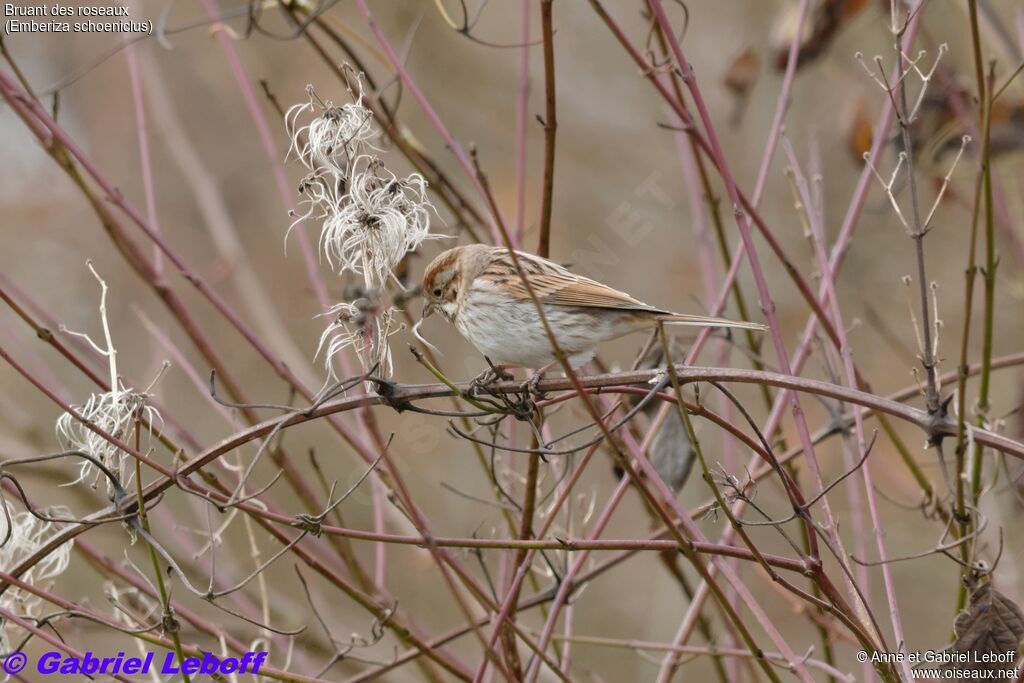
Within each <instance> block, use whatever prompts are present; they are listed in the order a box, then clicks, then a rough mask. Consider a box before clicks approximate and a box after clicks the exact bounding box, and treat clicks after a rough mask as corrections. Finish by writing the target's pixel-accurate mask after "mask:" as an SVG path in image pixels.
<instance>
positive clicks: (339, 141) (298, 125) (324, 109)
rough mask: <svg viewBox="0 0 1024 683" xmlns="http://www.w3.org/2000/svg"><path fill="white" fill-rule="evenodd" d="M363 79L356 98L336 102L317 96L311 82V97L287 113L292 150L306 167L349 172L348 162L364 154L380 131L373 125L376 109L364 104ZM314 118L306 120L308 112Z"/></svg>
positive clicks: (309, 90)
mask: <svg viewBox="0 0 1024 683" xmlns="http://www.w3.org/2000/svg"><path fill="white" fill-rule="evenodd" d="M362 87H363V86H362V82H361V81H360V83H359V95H358V96H357V97H356V99H355V101H353V102H349V103H348V104H343V105H341V106H336V105H335V104H334V103H332V102H331V101H330V100H327V101H324V100H321V99H320V98H319V97H317V94H316V92H315V91H314V90H313V86H312V85H307V86H306V92H307V93H308V94H309V101H308V102H305V103H303V104H296V105H295V106H293V107H291V108H290V109H289V110H288V112H287V113H286V114H285V126H286V128H287V130H288V136H289V137H290V138H291V147H290V149H289V153H291V154H294V155H295V156H296V157H298V159H299V161H301V162H302V164H303V165H304V166H306V168H308V169H310V170H314V171H315V170H317V169H318V168H320V167H324V168H329V169H334V170H336V171H337V172H338V173H339V174H341V175H346V174H347V170H346V167H347V166H348V164H349V162H350V161H351V160H352V159H355V158H356V157H357V156H358V155H359V154H361V152H362V149H363V147H364V146H367V147H373V146H374V145H373V143H374V141H375V140H376V139H377V137H378V136H379V135H380V133H379V131H378V130H377V129H376V127H374V125H373V112H371V111H370V110H369V109H367V108H366V107H365V106H363V90H362ZM308 114H312V115H313V118H312V119H311V120H309V121H308V122H307V121H306V119H307V115H308Z"/></svg>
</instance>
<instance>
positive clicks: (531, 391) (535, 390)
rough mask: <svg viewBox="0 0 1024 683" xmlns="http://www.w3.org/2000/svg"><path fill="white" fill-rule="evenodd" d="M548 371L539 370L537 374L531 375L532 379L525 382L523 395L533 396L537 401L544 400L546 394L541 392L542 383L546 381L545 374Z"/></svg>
mask: <svg viewBox="0 0 1024 683" xmlns="http://www.w3.org/2000/svg"><path fill="white" fill-rule="evenodd" d="M546 371H547V369H546V368H544V369H541V370H538V371H537V372H535V373H533V374H532V375H530V379H528V380H526V381H525V382H523V385H522V388H521V389H520V391H522V392H523V393H525V394H527V395H529V396H533V397H534V398H536V399H538V400H539V399H543V398H544V392H543V391H541V390H540V381H541V380H542V379H544V373H545V372H546Z"/></svg>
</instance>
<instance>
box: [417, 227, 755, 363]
mask: <svg viewBox="0 0 1024 683" xmlns="http://www.w3.org/2000/svg"><path fill="white" fill-rule="evenodd" d="M516 255H517V256H518V258H519V264H520V265H521V266H522V268H523V271H524V272H525V273H526V277H527V279H528V280H529V283H530V286H531V287H532V288H533V292H534V294H535V295H536V296H537V299H538V300H539V301H540V303H541V304H542V305H543V307H544V315H545V317H546V318H547V321H548V324H549V325H550V326H551V330H552V332H553V333H554V336H555V339H556V340H557V341H558V346H559V347H560V348H561V349H562V351H563V352H564V353H565V354H566V355H567V356H568V359H569V362H570V363H571V364H572V365H573V366H574V367H575V366H579V365H582V364H583V363H586V362H587V361H588V360H590V359H591V358H593V356H594V353H595V352H596V351H597V345H598V344H599V343H601V342H604V341H608V340H611V339H616V338H618V337H621V336H623V335H626V334H629V333H631V332H637V331H639V330H643V329H649V328H652V327H654V326H655V325H657V323H658V322H665V323H670V324H675V325H693V326H697V327H740V328H745V329H752V330H763V329H765V327H764V325H759V324H757V323H748V322H736V321H733V320H726V319H724V318H712V317H709V316H704V315H686V314H683V313H673V312H671V311H666V310H662V309H660V308H654V307H653V306H648V305H647V304H645V303H643V302H641V301H637V300H636V299H634V298H633V297H631V296H629V295H628V294H624V293H623V292H620V291H618V290H615V289H612V288H611V287H608V286H607V285H603V284H601V283H600V282H596V281H594V280H590V279H588V278H585V277H582V276H580V275H575V274H573V273H570V272H569V271H568V270H566V269H565V268H563V267H562V266H560V265H558V264H557V263H553V262H551V261H549V260H547V259H545V258H541V257H539V256H534V255H533V254H527V253H524V252H521V251H517V252H516ZM423 296H424V298H425V301H424V304H423V318H426V317H427V316H429V315H430V314H431V313H432V312H434V311H438V312H439V313H440V314H441V315H442V316H443V317H444V318H445V319H446V320H447V321H448V322H451V323H455V326H456V327H457V328H458V330H459V332H460V333H461V334H462V336H463V337H465V338H466V339H467V340H469V342H470V343H471V344H472V345H473V346H475V347H476V348H477V350H478V351H480V353H482V354H484V356H485V357H487V358H488V360H491V361H493V362H496V363H501V364H504V365H509V366H522V367H528V368H547V367H550V366H551V364H552V363H553V362H554V359H555V356H554V351H553V350H552V348H551V341H550V340H549V338H548V335H547V333H546V332H545V330H544V325H543V323H542V322H541V318H540V315H538V313H537V308H536V306H535V304H534V302H533V300H532V299H531V298H530V294H529V292H528V291H527V289H526V285H525V284H524V283H523V280H522V278H520V277H519V272H518V271H517V270H516V266H515V263H514V262H513V261H512V257H511V256H510V255H509V251H508V249H506V248H505V247H491V246H486V245H482V244H471V245H467V246H462V247H455V248H453V249H449V250H448V251H446V252H444V253H443V254H441V255H440V256H438V257H437V258H435V259H434V260H433V261H432V262H431V263H430V265H429V266H427V269H426V271H425V272H424V274H423Z"/></svg>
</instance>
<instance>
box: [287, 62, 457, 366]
mask: <svg viewBox="0 0 1024 683" xmlns="http://www.w3.org/2000/svg"><path fill="white" fill-rule="evenodd" d="M307 92H308V94H309V100H308V101H307V102H305V103H302V104H298V105H295V106H294V107H291V108H290V109H289V110H288V113H287V114H286V115H285V126H286V128H287V131H288V134H289V136H290V137H291V146H290V150H289V151H290V153H291V154H294V155H295V156H296V157H298V159H299V160H300V161H301V162H302V164H303V165H304V166H305V167H306V168H308V169H309V171H310V172H309V174H308V175H307V176H306V177H305V178H304V179H303V180H302V182H301V184H300V185H299V193H300V194H301V195H302V202H301V204H302V211H301V212H300V215H298V216H297V217H296V220H295V221H294V222H293V223H292V225H291V227H290V228H289V232H290V230H291V228H293V227H295V225H297V224H298V223H301V222H303V221H310V220H312V221H318V222H319V223H320V251H321V254H322V255H323V257H325V258H326V260H327V263H328V264H329V265H330V267H331V269H332V270H334V271H336V272H337V273H338V274H344V273H346V272H347V273H353V274H355V275H361V276H362V279H363V282H362V284H363V286H364V287H365V290H364V291H365V293H366V296H368V297H369V298H370V299H373V300H375V301H377V300H379V299H382V298H383V297H382V296H381V295H382V293H383V292H385V291H386V290H387V288H388V285H389V283H391V282H397V281H398V280H397V278H396V277H395V274H394V273H395V269H396V268H397V267H398V265H399V264H400V263H401V261H402V259H403V258H405V256H406V254H408V253H409V252H411V251H413V250H415V249H416V248H417V247H419V246H420V244H422V243H423V241H424V240H428V239H433V238H436V237H442V235H433V234H431V232H430V218H431V214H432V213H435V209H434V206H433V205H432V204H431V202H430V199H429V198H428V197H427V181H426V180H425V179H424V178H423V176H421V175H420V174H418V173H412V174H410V175H408V176H405V177H399V176H397V175H395V174H394V173H392V172H391V171H389V170H388V169H387V168H385V166H384V162H383V161H382V160H381V159H380V158H379V157H378V156H376V152H379V151H380V149H379V148H378V147H376V146H375V144H374V143H375V141H376V139H377V137H378V135H379V131H378V129H377V128H376V127H375V125H374V122H373V114H372V112H371V111H370V110H369V109H367V108H366V107H365V106H364V105H363V91H362V81H361V80H360V81H359V93H358V95H355V94H354V93H353V98H354V100H353V101H352V102H350V103H349V104H345V105H342V106H336V105H334V104H332V103H331V102H329V101H323V100H321V99H320V98H319V97H317V95H316V93H315V92H314V91H313V89H312V87H311V86H310V87H308V88H307ZM310 117H312V118H311V119H310ZM382 308H383V307H381V306H377V305H372V306H365V307H363V308H360V307H358V306H357V305H355V304H353V303H347V302H346V303H340V304H337V305H336V306H333V307H332V308H331V309H330V311H329V312H328V315H331V316H333V322H332V323H331V324H330V325H329V326H328V327H327V329H326V330H324V333H323V334H322V335H321V337H320V343H319V346H318V347H317V356H319V355H320V353H321V352H324V356H325V360H326V364H327V369H328V376H329V377H330V378H332V379H336V378H335V377H334V370H333V367H334V365H333V363H332V360H333V358H334V357H335V356H336V354H338V353H339V352H340V351H342V350H343V349H352V350H354V351H355V352H356V354H357V355H358V357H359V360H360V362H362V363H363V364H364V370H365V369H368V368H369V367H370V365H376V372H378V373H380V374H382V375H385V376H388V375H390V374H391V371H392V364H391V349H390V348H389V347H388V343H387V339H388V337H389V336H390V335H391V334H393V333H394V332H397V331H398V330H399V329H401V326H400V325H398V324H397V323H396V322H395V309H394V307H387V308H386V310H383V311H381V309H382ZM368 316H369V318H368Z"/></svg>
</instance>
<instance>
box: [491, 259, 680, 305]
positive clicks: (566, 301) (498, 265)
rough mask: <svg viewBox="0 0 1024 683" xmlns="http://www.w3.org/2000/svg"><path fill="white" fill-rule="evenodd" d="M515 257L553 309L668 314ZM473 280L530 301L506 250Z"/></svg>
mask: <svg viewBox="0 0 1024 683" xmlns="http://www.w3.org/2000/svg"><path fill="white" fill-rule="evenodd" d="M516 256H518V257H519V264H520V266H522V268H523V271H524V272H525V273H526V276H527V278H528V279H529V282H530V286H531V287H532V288H533V292H534V294H536V295H537V298H538V299H539V300H540V301H541V303H544V304H548V305H555V306H584V307H590V308H612V309H619V310H627V311H645V312H651V313H666V314H667V313H668V311H662V310H661V309H657V308H654V307H653V306H648V305H647V304H645V303H643V302H642V301H638V300H636V299H634V298H633V297H631V296H630V295H628V294H626V293H625V292H620V291H618V290H617V289H612V288H611V287H608V286H607V285H603V284H601V283H600V282H597V281H595V280H591V279H590V278H585V277H583V276H581V275H576V274H574V273H570V272H569V271H568V270H566V269H565V268H563V267H562V266H560V265H558V264H557V263H552V262H551V261H548V260H547V259H543V258H541V257H539V256H534V255H533V254H526V253H523V252H516ZM477 277H483V278H486V279H489V280H491V281H493V282H494V283H495V284H496V285H499V286H501V287H502V288H503V289H504V291H505V292H506V293H507V294H509V295H510V296H512V297H514V298H517V299H523V300H526V301H529V300H530V292H529V291H528V290H527V288H526V285H525V284H524V283H523V280H522V278H520V277H519V274H518V272H517V271H516V267H515V264H514V263H513V261H512V258H511V256H509V254H508V250H507V249H503V248H501V249H500V250H498V249H496V252H495V255H494V258H493V259H492V260H491V263H490V265H489V267H488V268H486V269H485V270H484V271H483V272H482V273H481V274H480V275H478V276H477Z"/></svg>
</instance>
